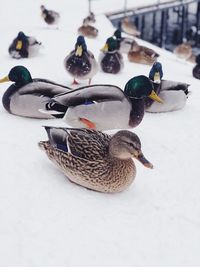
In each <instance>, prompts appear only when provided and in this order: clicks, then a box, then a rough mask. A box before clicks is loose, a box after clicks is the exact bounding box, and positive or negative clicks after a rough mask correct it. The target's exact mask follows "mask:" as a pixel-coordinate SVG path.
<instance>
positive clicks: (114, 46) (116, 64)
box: [99, 37, 124, 74]
mask: <svg viewBox="0 0 200 267" xmlns="http://www.w3.org/2000/svg"><path fill="white" fill-rule="evenodd" d="M118 48H119V46H118V42H117V41H116V40H115V39H114V38H113V37H110V38H108V39H107V41H106V44H105V45H104V47H103V48H102V49H101V53H100V55H99V64H100V67H101V69H102V71H103V72H106V73H112V74H117V73H119V72H120V71H121V70H122V69H123V67H124V61H123V57H122V54H121V53H120V52H119V51H118Z"/></svg>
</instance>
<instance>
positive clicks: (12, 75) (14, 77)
mask: <svg viewBox="0 0 200 267" xmlns="http://www.w3.org/2000/svg"><path fill="white" fill-rule="evenodd" d="M9 81H11V82H15V84H16V85H17V86H23V85H25V84H27V83H29V82H32V77H31V74H30V72H29V71H28V70H27V68H25V67H24V66H15V67H14V68H12V69H11V70H10V72H9V74H8V76H6V77H4V78H3V79H0V83H3V82H9Z"/></svg>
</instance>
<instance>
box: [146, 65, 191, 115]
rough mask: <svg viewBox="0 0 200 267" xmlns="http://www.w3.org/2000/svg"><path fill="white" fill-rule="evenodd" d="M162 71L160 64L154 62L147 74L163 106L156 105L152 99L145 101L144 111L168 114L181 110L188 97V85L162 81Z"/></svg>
mask: <svg viewBox="0 0 200 267" xmlns="http://www.w3.org/2000/svg"><path fill="white" fill-rule="evenodd" d="M162 77H163V69H162V64H161V63H160V62H155V63H154V64H153V66H152V68H151V70H150V72H149V78H150V80H151V81H152V82H153V87H154V91H155V92H156V94H157V95H158V96H159V97H160V98H162V99H163V102H164V103H163V105H158V103H156V102H155V101H153V100H152V99H145V109H146V111H148V112H155V113H159V112H169V111H175V110H179V109H182V108H183V107H184V106H185V104H186V101H187V98H188V96H189V93H190V92H189V91H188V87H189V84H187V83H184V82H177V81H171V80H165V79H162Z"/></svg>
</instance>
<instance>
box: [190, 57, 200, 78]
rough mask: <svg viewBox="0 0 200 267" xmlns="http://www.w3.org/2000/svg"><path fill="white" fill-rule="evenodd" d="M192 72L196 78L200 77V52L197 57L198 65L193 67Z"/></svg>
mask: <svg viewBox="0 0 200 267" xmlns="http://www.w3.org/2000/svg"><path fill="white" fill-rule="evenodd" d="M192 74H193V76H194V77H195V78H196V79H200V54H199V55H198V56H197V57H196V66H195V67H194V68H193V70H192Z"/></svg>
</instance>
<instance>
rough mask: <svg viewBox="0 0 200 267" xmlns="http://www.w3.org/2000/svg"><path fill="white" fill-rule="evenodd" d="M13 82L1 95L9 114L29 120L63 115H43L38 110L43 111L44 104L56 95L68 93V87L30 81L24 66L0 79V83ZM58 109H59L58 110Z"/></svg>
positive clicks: (29, 75)
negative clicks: (28, 118) (29, 118)
mask: <svg viewBox="0 0 200 267" xmlns="http://www.w3.org/2000/svg"><path fill="white" fill-rule="evenodd" d="M9 81H11V82H14V83H13V84H12V85H11V86H10V87H8V89H7V90H6V92H5V93H4V95H3V98H2V102H3V106H4V108H5V109H6V110H7V111H8V112H9V113H11V114H15V115H18V116H23V117H31V118H41V119H50V118H54V117H56V118H61V117H62V116H63V115H62V113H61V114H58V112H57V113H56V114H53V112H52V113H51V114H44V113H41V112H40V111H39V109H42V110H43V109H44V108H45V106H46V103H47V102H48V101H50V99H51V98H52V97H54V96H55V95H57V94H60V93H65V92H67V91H70V88H69V87H66V86H63V85H60V84H57V83H54V82H52V81H49V80H46V79H41V78H35V79H32V77H31V74H30V72H29V71H28V70H27V68H25V67H24V66H15V67H14V68H12V69H11V70H10V72H9V74H8V76H6V77H4V78H3V79H0V83H3V82H9ZM58 109H59V108H58Z"/></svg>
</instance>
